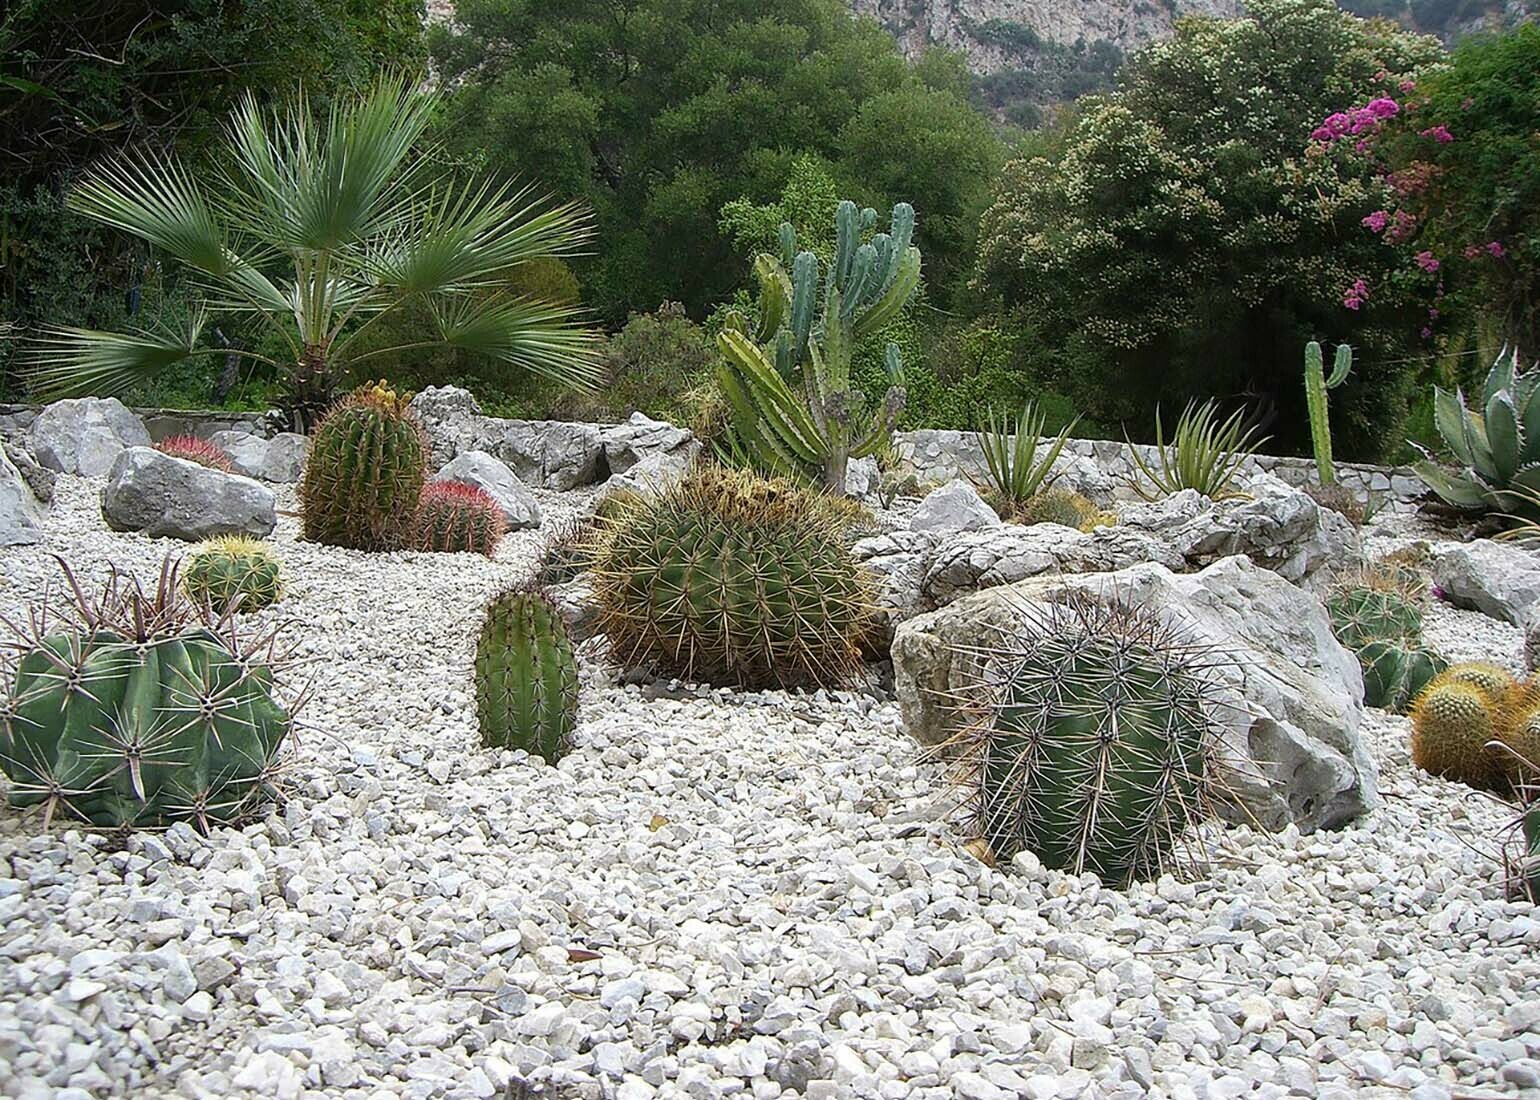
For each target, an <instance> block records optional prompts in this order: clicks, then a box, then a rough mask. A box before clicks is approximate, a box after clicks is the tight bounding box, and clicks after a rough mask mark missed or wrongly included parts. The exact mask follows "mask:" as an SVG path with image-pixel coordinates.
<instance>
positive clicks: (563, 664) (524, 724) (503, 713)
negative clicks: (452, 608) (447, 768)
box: [476, 587, 578, 764]
mask: <svg viewBox="0 0 1540 1100" xmlns="http://www.w3.org/2000/svg"><path fill="white" fill-rule="evenodd" d="M577 699H578V673H577V660H576V658H575V657H574V656H573V653H572V639H571V638H570V637H569V636H568V634H567V627H566V624H565V623H563V621H562V618H561V613H560V612H559V611H558V610H557V609H556V606H555V605H554V604H553V603H552V602H551V600H550V599H549V598H548V597H547V596H545V595H543V594H542V593H541V592H539V591H538V590H534V589H530V588H525V587H520V588H514V589H510V590H509V591H507V592H504V593H502V594H501V595H499V596H497V597H496V598H495V599H493V600H492V602H491V603H489V604H488V605H487V610H486V615H485V618H484V619H483V620H482V624H481V635H480V637H479V638H478V639H477V642H476V720H477V723H478V724H479V725H480V727H481V743H482V744H484V745H487V746H490V747H493V748H502V749H524V750H525V751H526V752H528V753H530V754H531V755H533V756H540V757H544V758H545V761H546V762H547V763H549V764H554V763H556V761H557V760H559V759H560V758H561V756H562V754H563V753H564V752H566V750H567V743H568V740H569V738H570V737H571V736H572V730H573V728H574V726H576V724H577Z"/></svg>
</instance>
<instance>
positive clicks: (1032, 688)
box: [956, 591, 1218, 884]
mask: <svg viewBox="0 0 1540 1100" xmlns="http://www.w3.org/2000/svg"><path fill="white" fill-rule="evenodd" d="M1021 612H1022V629H1021V632H1020V633H1019V635H1018V636H1016V637H1014V638H1008V639H1007V640H1006V641H1004V642H1003V643H1001V644H1000V646H999V648H997V649H995V650H993V651H991V652H988V653H986V654H985V657H986V660H987V662H988V666H989V669H990V671H989V674H988V676H987V679H986V682H985V684H984V685H983V688H984V696H985V698H986V700H987V702H986V703H985V704H984V705H983V706H982V707H981V708H980V709H979V711H978V713H977V714H976V716H975V720H974V721H973V722H971V723H970V724H969V725H968V726H967V727H965V729H964V730H963V732H962V733H961V734H960V735H959V741H958V745H957V746H956V747H957V748H959V749H960V750H961V751H960V755H959V759H960V767H961V769H962V775H963V777H964V780H965V783H966V785H967V787H968V788H969V789H970V791H971V794H972V796H973V798H972V806H973V809H974V812H975V815H976V826H977V828H978V830H979V832H980V834H981V835H982V836H983V838H984V839H985V840H986V841H987V842H988V843H989V845H990V847H991V848H992V849H993V851H994V854H995V856H996V857H997V858H998V859H1000V860H1001V861H1006V860H1009V859H1010V858H1012V857H1013V856H1014V855H1015V854H1016V853H1017V852H1021V851H1029V852H1032V853H1034V854H1035V855H1036V856H1037V857H1038V858H1039V859H1040V860H1042V862H1043V864H1044V865H1045V866H1047V867H1049V868H1056V869H1063V870H1067V871H1071V872H1073V873H1076V874H1079V873H1081V872H1083V871H1094V872H1095V873H1096V874H1098V875H1100V876H1101V877H1102V878H1103V879H1104V880H1106V881H1108V882H1110V883H1117V884H1123V883H1127V882H1128V881H1130V880H1131V879H1135V878H1143V877H1147V876H1152V875H1156V874H1159V873H1160V871H1161V869H1162V868H1163V867H1165V866H1166V865H1167V864H1168V863H1169V862H1170V859H1171V856H1172V854H1173V851H1174V848H1175V845H1176V843H1177V839H1178V837H1179V836H1180V835H1181V833H1182V831H1183V830H1184V829H1185V828H1186V827H1187V825H1188V824H1189V823H1190V822H1193V821H1196V820H1198V819H1200V818H1202V817H1203V816H1205V815H1206V813H1207V806H1208V799H1207V793H1208V789H1207V788H1208V783H1209V771H1208V758H1209V754H1210V752H1211V750H1212V746H1213V744H1214V743H1215V738H1216V737H1217V732H1218V731H1217V727H1216V723H1215V718H1214V709H1215V706H1216V687H1215V681H1214V678H1213V676H1212V670H1213V664H1212V662H1211V661H1210V660H1209V659H1208V657H1207V656H1206V655H1205V654H1204V652H1203V651H1202V650H1201V649H1199V648H1197V647H1194V646H1192V645H1191V644H1189V643H1188V642H1186V641H1185V640H1184V639H1183V638H1182V637H1181V636H1180V635H1179V634H1177V633H1175V632H1174V631H1173V630H1172V629H1171V628H1169V627H1167V626H1165V625H1163V624H1162V623H1161V621H1160V620H1159V618H1158V617H1157V613H1156V612H1154V611H1152V610H1150V609H1144V608H1141V609H1131V608H1129V607H1127V606H1125V605H1123V604H1121V603H1119V602H1117V601H1116V600H1102V599H1099V598H1097V597H1095V596H1091V595H1087V594H1085V593H1080V592H1073V591H1071V592H1067V593H1064V594H1062V595H1061V596H1060V597H1059V598H1058V601H1057V602H1053V603H1048V604H1030V605H1026V606H1024V607H1022V608H1021Z"/></svg>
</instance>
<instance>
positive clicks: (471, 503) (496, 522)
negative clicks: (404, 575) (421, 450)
mask: <svg viewBox="0 0 1540 1100" xmlns="http://www.w3.org/2000/svg"><path fill="white" fill-rule="evenodd" d="M507 530H508V522H507V520H506V519H505V518H504V516H503V511H502V509H501V508H499V507H498V506H497V501H495V500H493V499H492V497H491V495H490V494H489V493H487V491H486V490H485V489H480V488H478V487H476V486H474V485H461V484H459V483H458V482H454V481H437V482H433V483H431V484H430V485H428V486H427V487H426V488H425V489H423V491H422V499H421V500H420V501H419V503H418V505H417V549H419V550H427V551H437V552H439V553H449V554H484V555H486V556H487V557H489V558H490V557H491V556H492V555H493V554H495V553H496V552H497V544H498V543H499V542H501V541H502V537H503V535H504V533H506V532H507Z"/></svg>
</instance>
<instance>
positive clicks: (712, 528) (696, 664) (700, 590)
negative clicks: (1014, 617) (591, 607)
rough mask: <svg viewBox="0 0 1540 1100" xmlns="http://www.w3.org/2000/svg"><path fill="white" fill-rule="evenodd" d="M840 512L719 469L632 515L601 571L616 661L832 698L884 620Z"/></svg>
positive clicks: (808, 496)
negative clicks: (825, 692) (803, 689)
mask: <svg viewBox="0 0 1540 1100" xmlns="http://www.w3.org/2000/svg"><path fill="white" fill-rule="evenodd" d="M849 524H850V519H849V516H848V513H847V512H846V511H844V510H842V508H841V506H840V504H839V503H837V502H834V501H831V500H830V499H829V498H826V497H824V496H823V495H821V494H818V493H814V492H809V491H806V490H801V489H798V488H797V487H796V486H795V485H794V484H792V483H791V482H789V481H785V480H768V481H767V480H764V479H761V478H758V477H755V476H753V475H749V474H745V473H740V472H734V471H727V470H721V469H714V468H707V469H703V470H700V471H698V472H696V473H694V474H692V475H690V477H688V478H687V479H685V480H684V481H683V482H681V483H680V484H679V485H677V486H675V487H674V488H672V489H670V490H668V491H667V492H664V493H661V494H659V495H657V496H654V497H649V498H647V499H645V500H643V501H640V502H638V503H636V504H635V505H634V506H632V507H630V508H627V509H626V510H625V512H624V514H623V515H622V516H621V517H619V518H618V519H617V520H616V521H614V523H613V525H612V526H611V527H610V529H609V530H608V531H607V533H606V535H605V538H604V540H603V544H602V546H601V547H600V549H599V552H598V558H597V561H596V562H595V567H594V594H595V597H596V598H597V601H598V604H599V619H600V623H601V626H602V628H603V630H604V632H605V633H606V634H607V635H608V636H609V639H610V642H611V645H612V646H613V649H614V652H615V654H616V656H617V657H618V658H619V659H620V660H621V661H622V662H623V663H625V664H628V665H640V666H642V667H646V668H649V669H651V670H653V671H655V672H659V673H662V674H664V675H669V676H676V677H679V678H681V679H687V680H704V681H706V682H708V683H713V684H723V685H730V686H742V687H748V688H763V687H791V686H801V685H823V686H833V685H836V684H839V683H842V682H844V681H846V680H847V679H848V678H849V677H850V676H851V675H853V674H854V672H855V671H856V670H857V669H858V668H859V666H860V659H861V643H862V640H863V639H864V637H865V636H866V633H867V629H868V626H869V625H870V621H871V616H872V612H873V603H872V599H871V594H870V591H869V588H868V585H867V582H866V578H865V576H864V574H863V573H862V572H861V570H860V567H859V566H858V565H857V564H856V562H855V561H854V559H853V558H852V557H851V556H850V551H849V550H848V549H847V548H846V546H845V543H844V538H843V533H844V531H845V530H846V529H847V528H848V526H849Z"/></svg>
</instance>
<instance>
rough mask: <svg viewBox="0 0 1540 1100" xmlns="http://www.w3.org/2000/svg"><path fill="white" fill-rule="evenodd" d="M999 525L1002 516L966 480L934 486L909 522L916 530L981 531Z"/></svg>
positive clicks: (911, 527) (912, 528)
mask: <svg viewBox="0 0 1540 1100" xmlns="http://www.w3.org/2000/svg"><path fill="white" fill-rule="evenodd" d="M999 526H1000V516H999V515H998V514H997V513H996V512H995V510H994V509H993V508H991V507H990V506H989V505H988V504H985V503H984V498H983V497H981V496H979V494H978V490H977V489H975V488H974V487H973V486H972V485H969V484H968V483H967V482H966V481H952V482H948V483H947V484H946V485H943V486H941V488H939V489H936V490H933V491H932V492H931V493H929V494H928V495H927V496H926V497H925V499H924V500H922V501H921V502H920V507H919V509H918V510H917V511H916V512H915V513H914V518H913V519H912V520H910V522H909V527H910V529H911V530H914V531H977V530H980V529H982V528H985V527H999Z"/></svg>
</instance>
